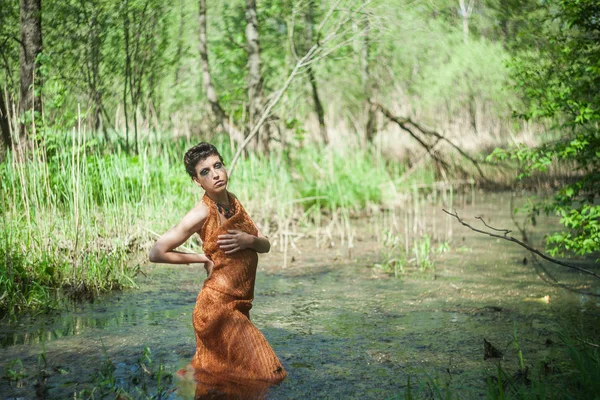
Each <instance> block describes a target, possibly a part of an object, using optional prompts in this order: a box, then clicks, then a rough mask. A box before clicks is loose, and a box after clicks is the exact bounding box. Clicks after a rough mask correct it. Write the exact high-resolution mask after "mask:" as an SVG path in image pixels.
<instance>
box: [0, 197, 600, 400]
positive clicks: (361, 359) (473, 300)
mask: <svg viewBox="0 0 600 400" xmlns="http://www.w3.org/2000/svg"><path fill="white" fill-rule="evenodd" d="M510 196H511V195H510V194H508V193H503V194H494V195H492V194H481V193H480V194H477V197H473V195H472V194H469V195H467V196H465V197H464V199H463V200H462V201H459V200H455V204H454V207H455V208H456V209H457V211H458V212H459V213H460V215H461V216H464V217H465V219H467V217H471V218H469V222H473V221H474V220H473V218H472V217H473V216H475V215H482V216H484V217H485V219H486V221H491V222H490V223H492V224H493V225H494V226H497V227H503V228H508V229H514V224H513V222H512V221H511V219H510V207H511V206H510V202H509V197H510ZM457 199H458V196H457ZM525 200H526V198H524V197H520V198H518V199H517V203H519V202H521V203H522V202H524V201H525ZM422 218H423V219H429V222H427V224H426V225H428V226H429V227H430V228H431V226H432V225H431V224H433V223H434V220H435V221H436V222H435V224H434V225H435V226H436V228H435V229H437V231H439V232H442V231H443V233H438V234H437V236H439V237H441V238H444V239H443V241H447V248H448V249H449V251H447V252H444V253H435V254H433V255H432V259H433V265H434V266H433V269H429V270H427V271H425V272H420V271H419V270H418V269H415V268H412V269H410V270H409V271H407V272H406V273H405V274H401V275H400V277H399V278H395V277H393V276H390V275H389V274H386V273H384V272H383V271H382V270H381V269H378V268H376V267H374V266H373V265H374V264H375V263H380V262H381V261H382V258H385V257H386V256H385V252H386V249H385V248H384V247H383V245H382V244H381V240H380V237H381V233H382V230H384V229H385V226H386V224H392V223H391V222H390V221H391V220H393V218H392V217H390V215H387V216H386V215H377V216H375V217H372V218H371V219H357V220H352V221H351V222H350V223H351V224H352V225H353V226H354V228H355V229H354V231H355V238H354V243H353V249H352V251H351V252H350V251H348V249H347V248H346V247H344V246H343V245H342V244H341V242H340V240H338V239H336V236H335V235H332V236H331V241H333V242H334V243H333V246H331V245H329V246H324V245H323V243H321V245H320V248H317V247H316V246H315V243H316V242H317V240H316V239H315V237H314V236H315V235H311V234H310V232H308V233H307V234H306V235H305V236H304V237H302V238H298V239H297V240H296V241H295V242H294V244H295V248H290V249H289V250H288V251H287V252H286V253H285V256H286V257H287V260H286V262H285V265H286V268H282V265H284V261H283V257H284V254H283V253H281V252H279V251H277V249H276V248H278V245H277V244H276V245H275V246H273V247H274V250H273V251H272V252H271V253H270V254H267V255H265V256H264V257H261V260H260V262H259V272H258V275H257V284H256V293H255V300H254V307H253V309H252V310H251V318H252V321H253V322H254V324H255V325H256V326H257V327H258V328H259V329H260V330H261V331H262V332H263V333H264V335H265V337H266V338H267V340H268V341H269V343H270V344H271V346H272V347H273V348H274V350H275V352H276V354H277V355H278V356H279V358H280V359H281V361H282V363H283V365H284V367H285V368H286V370H287V372H288V377H287V378H286V380H285V381H284V382H283V383H282V384H281V385H280V386H277V387H273V388H271V389H270V390H269V392H268V393H267V395H266V397H267V398H272V399H288V398H289V399H292V398H294V399H309V398H310V399H312V398H344V399H352V398H356V399H385V398H400V397H402V396H403V395H404V394H405V392H406V387H407V383H408V381H409V377H410V382H411V384H412V385H415V387H416V386H418V385H424V384H426V383H427V382H429V383H432V382H433V383H435V384H436V385H439V386H440V387H443V386H444V385H446V384H449V385H450V386H451V387H452V388H453V390H455V391H456V392H457V393H460V394H461V396H462V397H463V398H481V397H483V396H484V394H485V391H486V378H487V377H488V376H493V375H496V373H497V372H496V371H497V363H498V361H497V360H494V359H488V360H484V357H483V356H484V344H483V341H484V339H486V340H487V341H489V342H491V343H492V344H493V345H494V346H495V347H497V348H498V349H499V350H500V351H502V352H503V353H504V357H503V358H502V360H501V361H500V362H501V363H502V366H503V367H504V368H505V369H506V370H507V371H515V370H516V369H517V368H518V366H519V359H518V355H517V350H516V347H515V344H514V337H515V334H516V336H517V339H518V344H519V346H520V349H521V350H522V353H523V356H524V361H525V364H527V365H530V366H531V367H532V368H537V367H538V365H539V363H540V362H541V361H543V360H548V359H550V358H552V357H553V356H554V353H555V351H556V348H555V347H556V344H557V343H558V342H560V340H559V335H560V333H561V332H562V331H563V330H564V327H565V326H573V325H577V324H580V325H584V329H585V327H586V326H596V327H597V326H600V303H599V298H598V297H593V296H588V295H582V294H580V293H577V292H574V291H572V290H567V289H564V288H561V287H558V286H556V285H552V284H551V283H549V282H548V277H547V276H546V275H544V274H543V273H540V269H539V266H538V267H536V264H535V263H534V262H532V260H531V256H530V255H529V253H528V252H527V251H525V250H524V249H522V248H521V247H519V246H517V245H515V244H512V243H508V242H506V241H503V240H500V239H495V238H491V237H487V236H483V235H480V234H476V233H474V232H472V231H470V230H469V229H467V228H466V227H463V226H462V225H460V224H459V223H458V222H456V221H455V220H452V219H450V217H447V216H446V215H444V214H442V213H441V210H440V206H439V204H438V205H436V206H435V207H427V209H426V210H425V211H424V212H423V214H422ZM399 225H400V226H403V225H402V222H399ZM390 226H391V225H390ZM554 227H556V221H555V220H554V219H552V218H542V219H541V220H539V221H538V223H537V225H536V226H535V227H533V228H531V227H530V235H529V239H530V241H531V242H532V244H533V245H534V246H536V247H538V248H541V247H542V237H543V234H544V233H546V232H547V231H549V230H550V229H552V228H554ZM430 228H427V227H426V228H425V229H426V230H427V229H430ZM449 230H451V233H450V232H449ZM434 236H435V235H434ZM335 242H338V243H337V245H336V243H335ZM328 243H329V241H328ZM436 246H437V245H434V246H433V247H436ZM292 257H293V258H292ZM581 265H584V266H585V267H586V268H590V269H594V270H595V271H598V270H599V268H598V265H597V264H594V263H593V261H588V262H583V261H582V262H581ZM542 266H545V267H546V268H548V271H549V272H551V273H552V274H553V276H554V277H556V278H558V279H559V280H560V281H561V282H563V283H565V284H568V285H570V287H576V288H579V289H581V290H584V291H588V292H595V293H600V290H599V285H598V283H597V282H593V280H592V279H589V278H588V277H586V276H584V275H581V274H580V273H575V272H572V271H570V270H565V269H563V268H562V267H554V266H549V265H548V264H547V263H544V264H542ZM143 271H144V272H145V274H146V276H140V278H139V279H138V281H137V282H138V285H139V289H136V290H128V291H123V292H116V293H111V294H108V295H105V296H102V297H101V298H100V299H97V300H96V301H94V302H93V303H83V304H73V305H71V306H70V307H69V309H68V311H64V312H62V313H51V314H40V315H36V316H30V317H23V318H21V319H20V320H18V321H16V322H14V323H8V322H4V323H3V324H2V325H1V328H0V345H1V348H0V373H2V371H4V376H5V377H7V376H8V375H9V373H10V370H18V369H20V368H21V367H20V366H19V365H17V364H16V363H15V360H17V359H18V360H20V361H21V363H22V365H23V367H22V370H24V377H22V378H21V379H20V380H18V381H16V380H9V379H1V380H0V393H2V398H35V397H36V390H38V391H39V385H38V386H36V383H39V381H40V379H43V380H44V384H43V386H44V393H45V394H44V396H46V397H48V398H57V399H61V398H74V397H76V394H77V393H79V392H81V391H82V390H83V389H86V388H87V389H89V388H91V387H92V386H93V383H94V379H96V382H97V381H98V371H99V369H100V366H101V365H102V363H103V362H105V361H106V359H107V358H110V360H111V361H112V363H113V365H114V366H115V367H116V369H115V370H114V372H113V376H114V378H115V379H116V381H117V383H118V384H120V385H121V386H122V387H128V385H130V386H131V385H132V383H131V376H132V374H135V373H136V368H137V366H136V361H137V360H138V359H139V358H140V356H141V354H142V352H143V349H144V348H145V347H148V348H149V349H150V350H151V354H150V357H151V359H152V361H153V363H155V365H156V364H158V363H162V364H163V365H164V367H165V370H166V371H168V372H170V373H173V374H174V373H175V372H176V371H177V370H178V369H179V368H183V367H184V366H185V365H186V364H187V363H188V362H189V359H190V358H191V356H192V355H193V353H194V333H193V328H192V324H191V311H192V309H193V307H194V302H195V299H196V296H197V294H198V291H199V290H200V288H201V285H202V283H203V279H204V276H205V274H204V271H203V269H201V268H199V267H190V266H166V265H148V266H146V267H144V268H143ZM41 354H44V355H45V368H44V369H45V371H46V374H45V375H44V377H43V378H40V374H39V369H40V367H38V365H40V363H43V362H44V360H43V359H42V361H40V360H41V358H40V355H41ZM168 386H169V387H170V388H172V389H173V390H172V391H171V392H170V393H169V395H168V397H169V398H172V399H188V398H193V395H194V388H193V387H191V386H190V385H184V384H179V386H178V383H177V381H176V380H174V381H173V383H171V384H168ZM399 396H400V397H399Z"/></svg>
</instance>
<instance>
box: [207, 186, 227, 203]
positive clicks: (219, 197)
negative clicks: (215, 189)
mask: <svg viewBox="0 0 600 400" xmlns="http://www.w3.org/2000/svg"><path fill="white" fill-rule="evenodd" d="M206 195H207V196H208V197H210V198H211V200H212V201H214V202H215V203H218V204H221V205H224V206H228V205H229V194H228V192H227V190H224V191H222V192H220V193H214V194H213V193H208V192H206Z"/></svg>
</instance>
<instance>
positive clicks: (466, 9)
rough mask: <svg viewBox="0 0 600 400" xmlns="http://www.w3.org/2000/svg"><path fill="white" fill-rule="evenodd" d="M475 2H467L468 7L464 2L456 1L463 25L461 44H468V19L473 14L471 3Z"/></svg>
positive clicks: (472, 0)
mask: <svg viewBox="0 0 600 400" xmlns="http://www.w3.org/2000/svg"><path fill="white" fill-rule="evenodd" d="M474 1H475V0H469V5H468V6H467V5H466V4H465V0H458V3H459V5H460V16H461V17H462V23H463V42H464V43H465V44H467V43H469V17H470V16H471V13H472V12H473V3H474Z"/></svg>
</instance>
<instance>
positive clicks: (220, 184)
mask: <svg viewBox="0 0 600 400" xmlns="http://www.w3.org/2000/svg"><path fill="white" fill-rule="evenodd" d="M223 185H225V182H223V181H217V183H215V187H221V186H223Z"/></svg>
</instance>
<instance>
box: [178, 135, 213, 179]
mask: <svg viewBox="0 0 600 400" xmlns="http://www.w3.org/2000/svg"><path fill="white" fill-rule="evenodd" d="M210 156H218V157H219V159H220V160H221V162H223V157H221V154H219V150H217V148H216V147H215V146H213V145H212V144H210V143H206V142H201V143H198V144H197V145H195V146H194V147H192V148H191V149H189V150H188V151H186V152H185V156H183V163H184V164H185V170H186V171H187V173H188V174H189V175H190V177H191V178H192V179H194V178H195V177H196V165H198V163H199V162H200V161H202V160H205V159H207V158H208V157H210Z"/></svg>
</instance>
